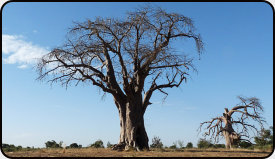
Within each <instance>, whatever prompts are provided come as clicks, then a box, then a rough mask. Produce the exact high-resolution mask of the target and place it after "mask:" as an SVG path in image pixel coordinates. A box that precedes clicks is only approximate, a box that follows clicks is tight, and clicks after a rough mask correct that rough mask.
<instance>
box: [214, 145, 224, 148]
mask: <svg viewBox="0 0 275 159" xmlns="http://www.w3.org/2000/svg"><path fill="white" fill-rule="evenodd" d="M210 147H211V146H210ZM213 147H214V148H225V144H215V145H213Z"/></svg>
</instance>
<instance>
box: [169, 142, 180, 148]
mask: <svg viewBox="0 0 275 159" xmlns="http://www.w3.org/2000/svg"><path fill="white" fill-rule="evenodd" d="M169 148H170V149H177V148H178V147H177V142H173V145H171V146H170V147H169Z"/></svg>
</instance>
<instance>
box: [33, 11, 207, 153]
mask: <svg viewBox="0 0 275 159" xmlns="http://www.w3.org/2000/svg"><path fill="white" fill-rule="evenodd" d="M178 39H190V40H192V41H194V44H195V45H196V49H197V52H198V54H197V55H198V56H199V55H200V54H201V53H202V51H203V42H202V40H201V37H200V34H197V33H196V29H195V27H194V25H193V21H192V20H191V19H190V18H188V17H185V16H183V15H181V14H177V13H168V12H166V11H165V10H163V9H161V8H154V7H142V8H139V9H136V10H134V11H132V12H128V13H127V16H126V17H125V19H115V18H101V17H98V18H96V19H95V20H93V21H92V20H86V21H84V22H81V23H75V25H74V27H72V28H71V29H70V30H69V32H68V39H67V41H66V42H65V44H64V46H61V47H57V48H54V49H53V50H52V51H51V52H50V53H48V54H46V55H45V56H43V57H42V58H41V59H40V61H39V63H38V64H37V67H36V68H37V70H38V73H39V77H38V80H43V79H45V78H46V77H47V78H49V79H47V81H48V82H50V83H55V82H58V83H61V84H62V85H64V86H66V87H67V86H68V85H69V84H70V83H75V84H76V85H77V84H78V83H79V82H90V83H91V84H92V85H95V86H97V87H98V88H100V90H102V91H103V92H104V93H110V94H111V95H112V96H113V99H114V103H115V105H116V107H117V109H118V112H119V118H120V138H119V142H118V144H116V145H115V146H114V148H113V149H128V148H129V147H133V148H135V149H136V150H142V149H148V148H149V146H148V136H147V133H146V131H145V127H144V119H143V116H144V113H145V111H146V109H147V107H148V106H149V105H150V104H152V103H151V102H150V98H151V97H152V95H153V93H154V92H155V91H160V92H161V93H164V94H165V95H166V96H167V95H168V94H167V93H166V92H165V90H164V89H166V88H173V87H179V86H180V85H181V84H182V83H183V81H185V80H186V78H187V77H188V75H189V74H188V72H189V71H190V70H194V67H193V62H192V61H193V59H194V58H195V57H196V56H193V57H190V55H189V56H187V55H186V54H185V55H184V54H183V53H179V52H177V51H176V50H175V45H173V43H174V42H175V41H176V40H178ZM195 45H194V46H195Z"/></svg>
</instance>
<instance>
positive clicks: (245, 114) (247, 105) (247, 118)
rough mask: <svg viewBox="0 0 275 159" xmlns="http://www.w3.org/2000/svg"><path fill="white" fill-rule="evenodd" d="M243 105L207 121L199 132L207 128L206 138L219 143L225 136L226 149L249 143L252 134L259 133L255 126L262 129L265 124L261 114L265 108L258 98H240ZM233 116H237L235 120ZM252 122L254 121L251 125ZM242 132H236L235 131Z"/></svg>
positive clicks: (201, 125) (226, 110)
mask: <svg viewBox="0 0 275 159" xmlns="http://www.w3.org/2000/svg"><path fill="white" fill-rule="evenodd" d="M238 98H239V99H240V101H241V103H240V104H238V105H236V106H235V107H233V108H232V109H230V110H228V109H227V108H225V109H224V110H225V111H224V113H223V115H222V116H219V117H216V118H213V119H212V120H210V121H206V122H203V123H201V124H200V127H199V130H200V131H201V128H202V127H203V126H204V125H207V126H206V132H205V133H204V136H210V137H211V139H214V141H215V142H218V141H219V136H223V137H224V138H225V142H226V148H231V147H232V146H236V145H237V144H238V142H240V141H241V140H244V141H248V142H250V141H249V140H248V139H249V137H250V132H251V131H252V132H254V133H255V131H256V132H257V133H259V130H258V128H257V127H256V125H255V124H259V126H260V127H261V128H262V127H263V123H264V122H265V121H264V119H263V117H262V115H261V113H262V112H263V107H262V105H261V103H260V100H259V99H258V98H256V97H251V98H247V97H241V96H238ZM233 114H235V116H234V118H233V116H232V115H233ZM251 121H254V123H253V122H252V123H253V124H251ZM236 128H237V130H238V129H240V130H241V131H239V132H236V131H235V129H236Z"/></svg>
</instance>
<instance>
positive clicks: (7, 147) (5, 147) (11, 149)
mask: <svg viewBox="0 0 275 159" xmlns="http://www.w3.org/2000/svg"><path fill="white" fill-rule="evenodd" d="M2 148H3V151H6V152H14V151H20V150H22V149H23V148H22V146H14V145H13V144H11V145H9V144H4V143H3V144H2Z"/></svg>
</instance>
